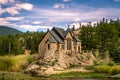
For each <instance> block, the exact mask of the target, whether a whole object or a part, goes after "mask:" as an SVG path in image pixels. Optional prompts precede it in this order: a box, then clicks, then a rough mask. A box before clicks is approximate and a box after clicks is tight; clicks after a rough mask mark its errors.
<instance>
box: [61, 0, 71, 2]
mask: <svg viewBox="0 0 120 80" xmlns="http://www.w3.org/2000/svg"><path fill="white" fill-rule="evenodd" d="M69 1H72V0H63V2H69Z"/></svg>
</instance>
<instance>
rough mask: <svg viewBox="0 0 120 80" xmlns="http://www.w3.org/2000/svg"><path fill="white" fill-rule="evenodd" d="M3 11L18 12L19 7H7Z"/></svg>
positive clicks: (13, 13) (12, 13)
mask: <svg viewBox="0 0 120 80" xmlns="http://www.w3.org/2000/svg"><path fill="white" fill-rule="evenodd" d="M4 12H8V13H9V14H11V15H16V14H19V8H17V7H8V8H6V9H5V10H4Z"/></svg>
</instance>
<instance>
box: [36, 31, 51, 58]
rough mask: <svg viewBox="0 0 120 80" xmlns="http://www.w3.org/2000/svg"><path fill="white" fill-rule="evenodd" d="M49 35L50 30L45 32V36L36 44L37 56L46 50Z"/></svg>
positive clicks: (40, 55)
mask: <svg viewBox="0 0 120 80" xmlns="http://www.w3.org/2000/svg"><path fill="white" fill-rule="evenodd" d="M50 37H51V34H50V32H47V33H46V35H45V37H44V38H43V39H42V41H41V42H40V44H39V45H38V48H39V49H38V50H39V57H44V54H45V52H46V41H47V40H48V39H49V38H50Z"/></svg>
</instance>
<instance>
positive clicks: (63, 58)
mask: <svg viewBox="0 0 120 80" xmlns="http://www.w3.org/2000/svg"><path fill="white" fill-rule="evenodd" d="M46 59H47V57H45V58H44V59H39V60H37V61H34V62H33V63H31V64H30V65H29V66H28V68H27V69H26V71H25V72H26V73H28V74H30V75H32V76H48V75H51V74H53V73H54V72H55V71H62V70H64V69H68V68H71V67H80V66H90V65H93V62H94V60H95V58H94V56H93V54H92V53H61V54H60V55H59V56H56V57H55V56H54V55H53V56H51V58H49V59H47V60H46Z"/></svg>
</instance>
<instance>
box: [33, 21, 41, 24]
mask: <svg viewBox="0 0 120 80" xmlns="http://www.w3.org/2000/svg"><path fill="white" fill-rule="evenodd" d="M32 23H33V24H42V22H41V21H34V22H32Z"/></svg>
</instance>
